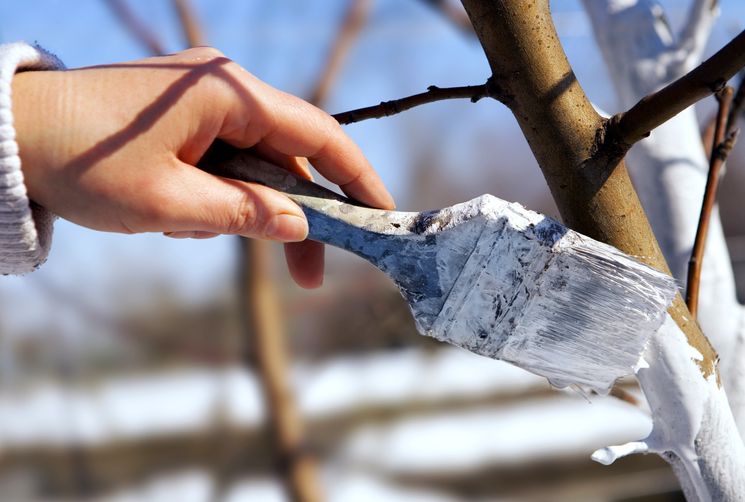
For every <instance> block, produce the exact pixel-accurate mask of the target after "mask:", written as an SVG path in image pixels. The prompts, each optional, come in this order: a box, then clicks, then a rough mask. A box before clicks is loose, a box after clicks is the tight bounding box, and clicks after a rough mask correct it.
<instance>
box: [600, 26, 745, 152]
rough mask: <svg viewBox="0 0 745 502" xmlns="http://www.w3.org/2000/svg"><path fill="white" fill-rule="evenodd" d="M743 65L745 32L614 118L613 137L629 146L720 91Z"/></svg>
mask: <svg viewBox="0 0 745 502" xmlns="http://www.w3.org/2000/svg"><path fill="white" fill-rule="evenodd" d="M743 66H745V31H743V32H741V33H740V34H739V35H737V36H736V37H735V38H734V39H733V40H732V41H731V42H730V43H728V44H727V45H725V46H724V47H723V48H722V49H721V50H719V52H717V53H716V54H714V55H713V56H712V57H710V58H709V59H707V60H706V61H704V62H703V63H701V65H700V66H698V67H697V68H696V69H694V70H693V71H691V72H690V73H688V74H687V75H685V76H684V77H681V78H679V79H678V80H676V81H675V82H673V83H671V84H670V85H668V86H666V87H664V88H662V89H661V90H660V91H658V92H656V93H654V94H650V95H649V96H647V97H645V98H643V99H642V100H641V101H639V102H638V103H637V104H635V105H634V106H633V107H632V108H631V109H630V110H628V111H627V112H625V113H621V114H618V115H615V116H614V117H612V118H611V120H610V122H609V126H608V133H609V137H610V138H613V139H612V141H615V142H617V146H621V147H623V148H624V149H628V148H629V147H630V146H631V145H633V144H634V143H636V142H637V141H639V140H641V139H643V138H645V137H646V136H647V135H649V132H650V131H651V130H652V129H654V128H655V127H657V126H659V125H661V124H664V123H665V122H667V121H668V120H670V119H671V118H672V117H674V116H675V115H677V114H678V113H680V112H681V111H683V110H685V109H686V108H688V107H689V106H691V105H692V104H694V103H695V102H697V101H699V100H701V99H703V98H705V97H706V96H708V95H709V94H711V93H713V92H716V91H718V90H720V89H721V88H722V87H723V86H724V85H725V84H726V82H727V80H729V79H730V78H732V77H733V76H734V75H735V74H736V73H737V72H738V71H739V70H740V69H741V68H742V67H743Z"/></svg>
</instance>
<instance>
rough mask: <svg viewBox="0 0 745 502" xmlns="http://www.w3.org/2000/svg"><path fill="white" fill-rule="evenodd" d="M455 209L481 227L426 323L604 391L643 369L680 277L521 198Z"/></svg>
mask: <svg viewBox="0 0 745 502" xmlns="http://www.w3.org/2000/svg"><path fill="white" fill-rule="evenodd" d="M448 211H449V212H452V213H459V214H461V215H468V217H467V218H466V219H468V220H470V221H473V220H480V221H481V226H482V232H481V235H480V236H479V239H478V241H477V242H476V244H475V246H474V247H473V250H472V251H471V253H470V256H469V258H468V260H467V261H466V263H465V265H464V266H463V268H462V270H461V272H460V274H459V276H458V278H457V280H456V281H455V283H454V284H453V285H452V288H451V289H450V292H449V294H448V295H447V299H446V300H445V302H444V303H443V306H442V309H441V310H440V312H439V314H438V316H437V317H436V319H435V320H434V321H433V322H428V321H425V322H426V325H425V324H424V323H420V325H419V328H420V330H421V331H422V332H424V333H425V334H427V335H430V336H433V337H435V338H437V339H439V340H443V341H446V342H449V343H453V344H455V345H459V346H461V347H463V348H466V349H468V350H470V351H472V352H475V353H478V354H482V355H485V356H488V357H492V358H497V359H503V360H506V361H509V362H512V363H514V364H516V365H517V366H520V367H521V368H524V369H526V370H529V371H532V372H534V373H537V374H539V375H542V376H545V377H546V378H548V379H549V380H550V381H551V383H552V384H554V385H556V386H559V387H564V386H567V385H571V384H578V385H581V386H585V387H589V388H591V389H594V390H597V391H600V392H603V391H607V390H608V389H609V388H610V387H611V386H612V385H613V382H614V381H615V380H616V379H617V378H619V377H621V376H624V375H628V374H629V373H632V372H633V371H634V368H635V366H636V365H637V364H638V362H639V358H640V355H641V353H642V351H643V349H644V346H645V344H646V342H647V340H648V339H649V337H650V335H651V334H652V333H654V332H655V331H657V329H658V328H659V327H660V325H661V324H662V322H663V320H664V314H665V309H666V308H667V307H668V306H669V305H670V302H671V301H672V299H673V296H674V295H675V291H676V286H675V283H674V281H673V279H672V278H670V277H669V276H667V275H664V274H662V273H660V272H658V271H656V270H653V269H651V268H650V267H648V266H646V265H644V264H642V263H640V262H638V261H636V260H634V259H633V258H630V257H629V256H627V255H625V254H623V253H621V252H620V251H618V250H617V249H615V248H613V247H611V246H608V245H606V244H603V243H600V242H597V241H595V240H593V239H590V238H588V237H585V236H582V235H580V234H578V233H576V232H574V231H572V230H569V229H567V228H566V227H564V226H562V225H561V224H559V223H558V222H556V221H554V220H551V219H550V218H547V217H545V216H542V215H540V214H538V213H535V212H533V211H529V210H527V209H525V208H523V207H522V206H520V205H519V204H514V203H513V204H510V203H506V202H504V201H502V200H499V199H497V198H495V197H491V196H483V197H481V198H479V199H476V200H474V201H471V202H467V203H465V204H461V205H458V206H453V207H452V208H448ZM462 224H463V222H461V223H459V225H462ZM437 232H438V233H439V234H440V235H442V234H444V233H447V229H446V228H442V227H440V228H439V229H438V230H437ZM414 314H415V316H416V314H417V312H416V310H414ZM424 319H428V318H426V317H425V318H424Z"/></svg>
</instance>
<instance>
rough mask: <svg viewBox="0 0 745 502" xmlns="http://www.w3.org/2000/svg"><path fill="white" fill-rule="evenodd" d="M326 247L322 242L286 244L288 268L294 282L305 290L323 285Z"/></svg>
mask: <svg viewBox="0 0 745 502" xmlns="http://www.w3.org/2000/svg"><path fill="white" fill-rule="evenodd" d="M323 257H324V247H323V244H321V243H320V242H315V241H308V240H306V241H303V242H292V243H289V244H285V258H286V261H287V268H288V269H289V271H290V275H291V276H292V278H293V280H294V281H295V282H296V283H297V284H298V286H301V287H303V288H307V289H312V288H317V287H319V286H321V284H323V268H324V267H323Z"/></svg>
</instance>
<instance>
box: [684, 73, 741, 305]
mask: <svg viewBox="0 0 745 502" xmlns="http://www.w3.org/2000/svg"><path fill="white" fill-rule="evenodd" d="M732 94H733V90H732V87H729V86H727V87H725V88H724V89H722V90H721V91H720V92H718V93H717V95H716V96H717V101H718V102H719V111H718V112H717V120H716V126H715V129H714V143H713V147H712V150H711V159H710V160H709V174H708V176H707V178H706V189H705V191H704V200H703V203H702V205H701V216H699V219H698V228H697V229H696V240H695V241H694V243H693V252H692V253H691V259H690V261H689V262H688V281H687V282H686V284H687V288H688V290H687V293H686V305H688V310H690V312H691V315H693V318H694V319H695V318H696V317H697V316H698V295H699V286H700V283H701V267H702V264H703V260H704V248H705V246H706V237H707V236H708V234H709V221H711V212H712V210H713V209H714V202H715V201H716V194H717V186H718V184H719V173H720V171H721V169H722V166H723V165H724V161H725V159H726V158H727V155H728V154H729V151H730V150H731V149H732V146H733V145H734V141H735V137H736V134H732V135H731V139H730V138H728V139H730V140H729V141H727V142H725V135H727V116H728V112H729V107H730V104H731V103H732ZM726 145H727V146H726Z"/></svg>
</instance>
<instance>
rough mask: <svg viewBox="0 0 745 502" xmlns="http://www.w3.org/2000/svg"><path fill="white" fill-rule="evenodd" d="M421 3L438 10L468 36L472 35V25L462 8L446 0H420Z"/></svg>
mask: <svg viewBox="0 0 745 502" xmlns="http://www.w3.org/2000/svg"><path fill="white" fill-rule="evenodd" d="M421 1H422V3H425V4H427V5H428V6H429V7H432V8H433V9H435V10H437V11H439V12H440V13H441V14H442V15H443V16H445V17H446V18H448V19H449V20H450V21H451V22H452V23H453V24H454V25H455V26H456V27H458V29H459V30H460V31H462V32H463V33H465V34H466V35H469V36H474V32H473V25H471V20H470V19H468V15H467V14H466V12H465V11H464V10H463V9H460V8H458V7H456V6H455V5H454V4H453V3H452V2H449V1H448V0H421Z"/></svg>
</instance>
